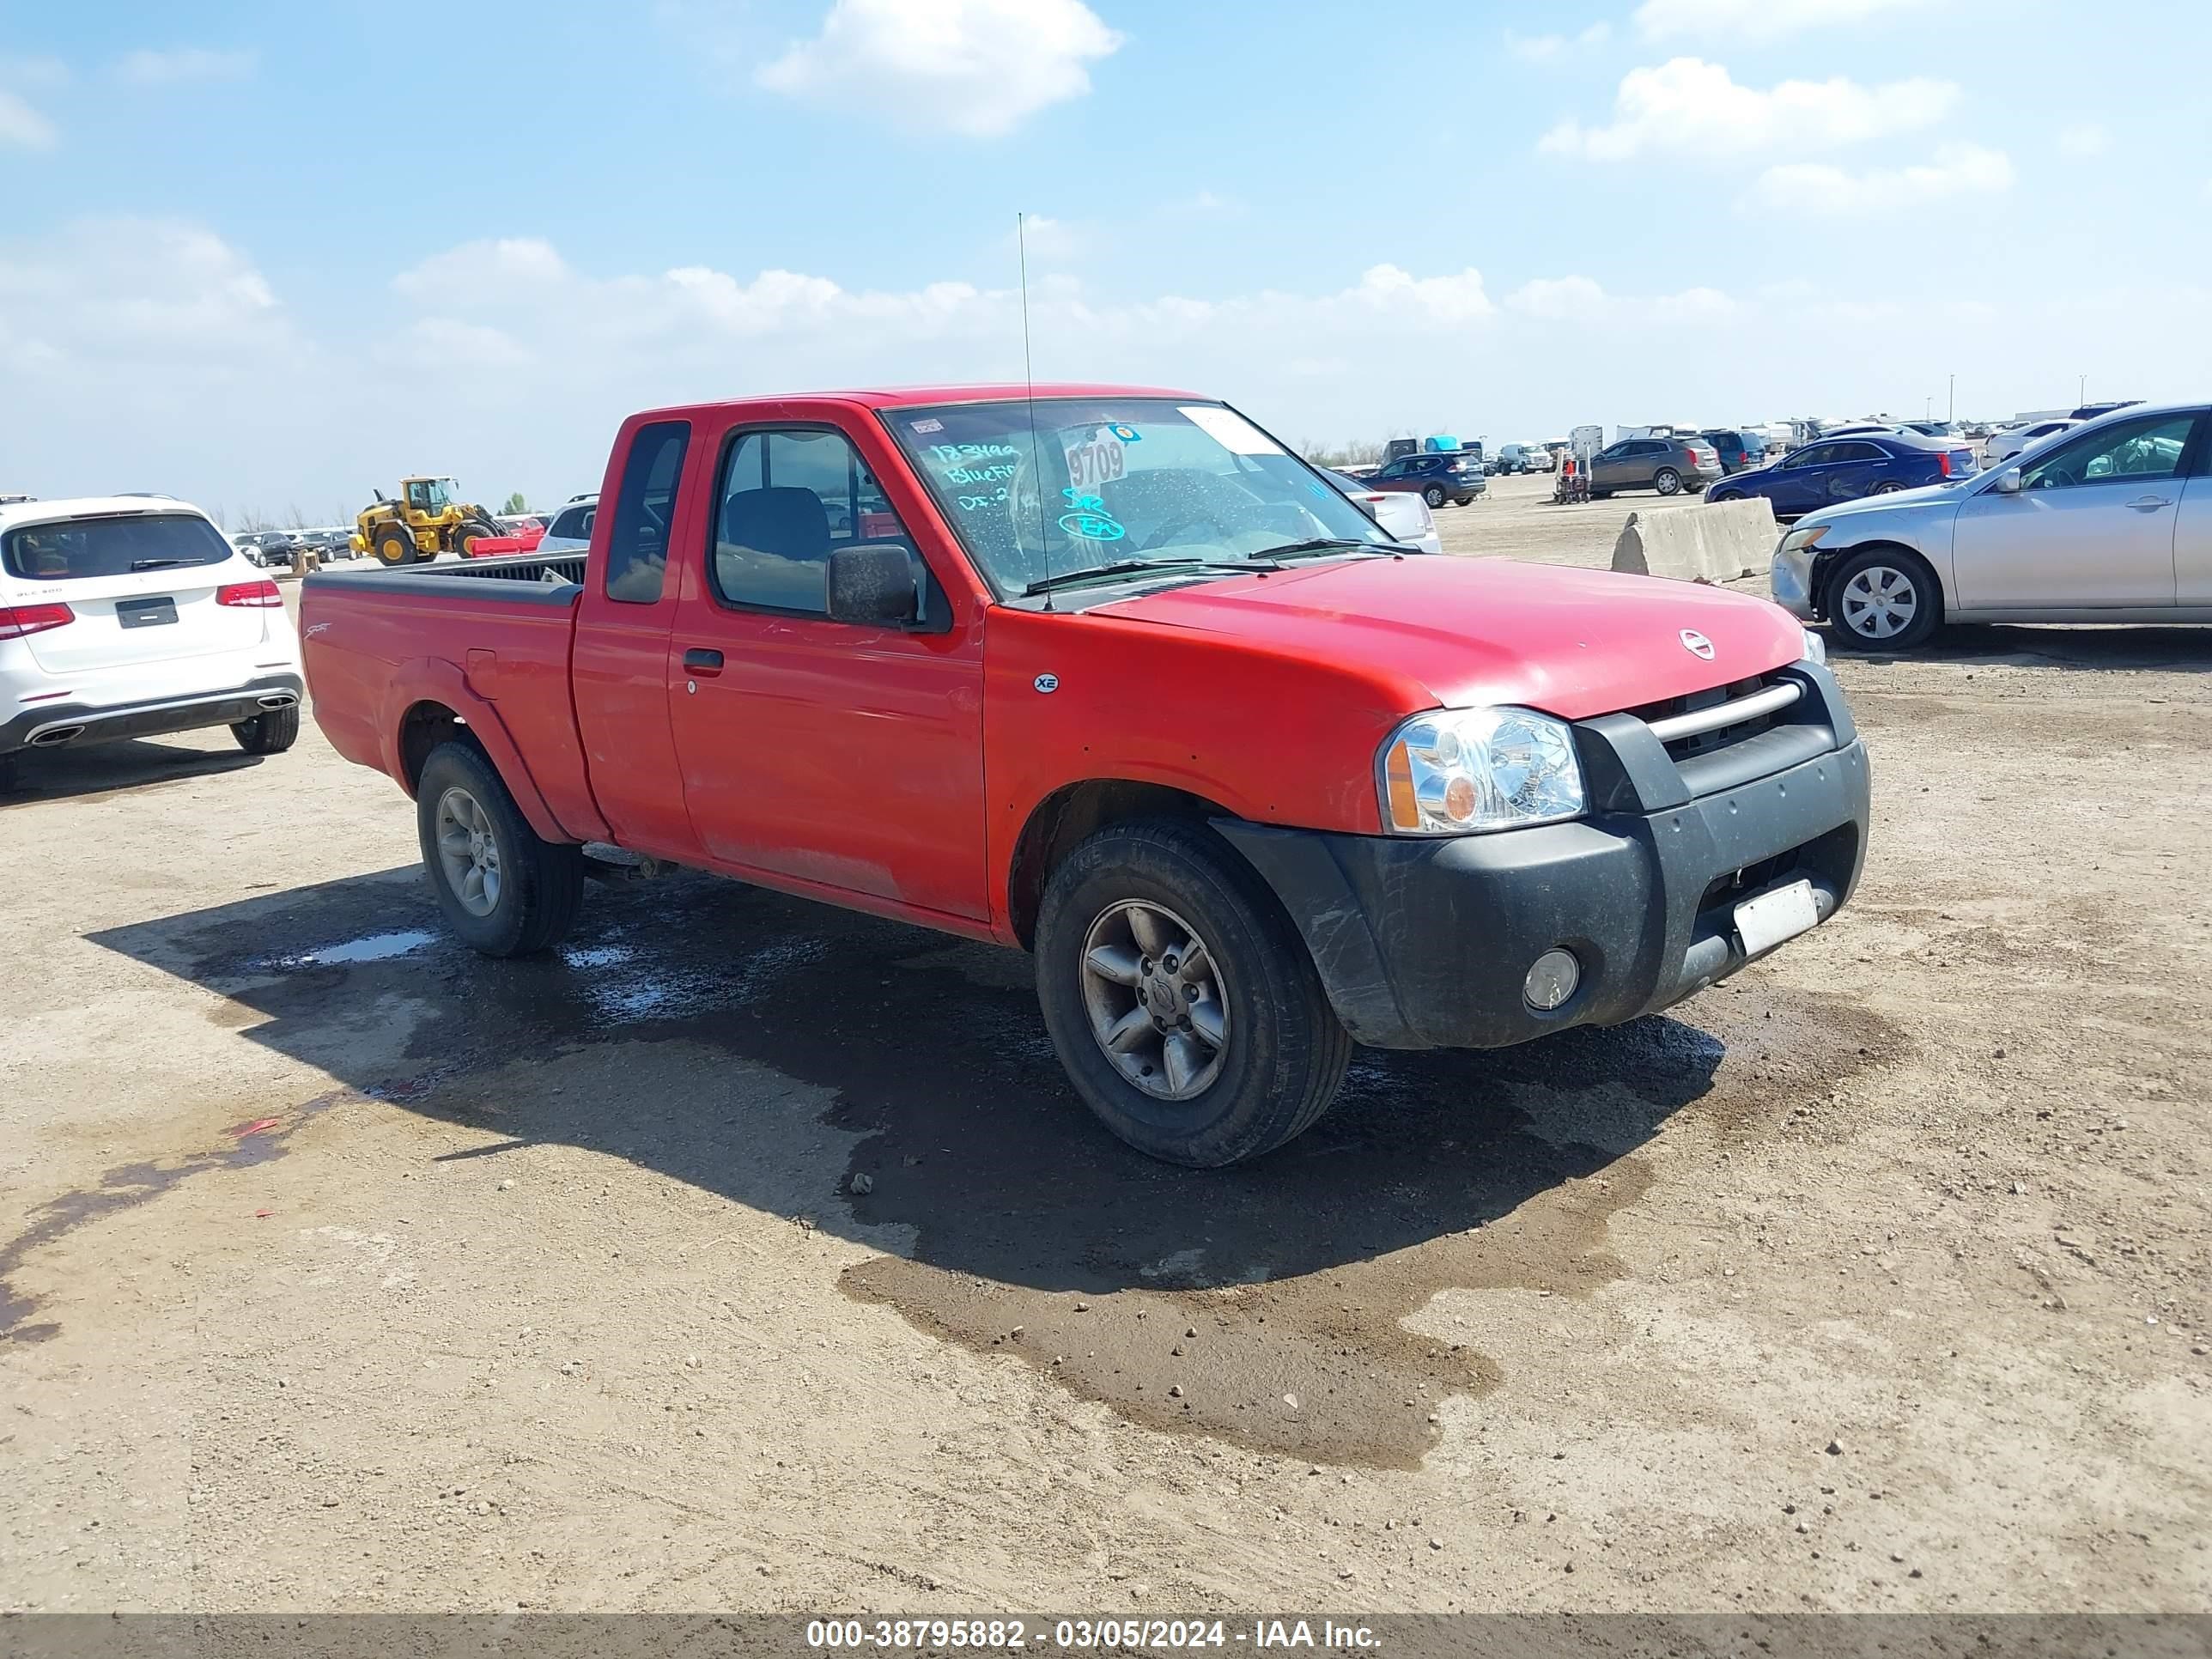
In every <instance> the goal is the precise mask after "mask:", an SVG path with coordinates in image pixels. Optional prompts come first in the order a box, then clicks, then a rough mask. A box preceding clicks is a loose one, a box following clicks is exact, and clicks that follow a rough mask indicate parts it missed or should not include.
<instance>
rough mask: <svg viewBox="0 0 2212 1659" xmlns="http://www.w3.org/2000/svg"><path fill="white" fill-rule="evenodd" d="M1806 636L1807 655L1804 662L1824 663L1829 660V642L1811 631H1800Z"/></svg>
mask: <svg viewBox="0 0 2212 1659" xmlns="http://www.w3.org/2000/svg"><path fill="white" fill-rule="evenodd" d="M1799 631H1800V632H1801V633H1802V634H1803V635H1805V655H1804V657H1803V658H1802V660H1803V661H1806V662H1820V663H1824V662H1826V661H1827V660H1828V642H1827V641H1826V640H1824V639H1822V638H1821V637H1820V635H1818V634H1815V633H1814V631H1813V630H1812V629H1809V628H1807V629H1800V630H1799Z"/></svg>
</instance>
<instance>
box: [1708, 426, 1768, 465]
mask: <svg viewBox="0 0 2212 1659" xmlns="http://www.w3.org/2000/svg"><path fill="white" fill-rule="evenodd" d="M1700 436H1702V437H1703V438H1704V439H1705V441H1706V442H1707V443H1709V444H1711V446H1712V447H1713V453H1715V454H1716V455H1717V456H1719V457H1720V458H1721V471H1723V472H1741V471H1744V470H1745V469H1746V468H1747V467H1753V466H1757V465H1759V464H1760V463H1761V462H1762V461H1764V460H1765V459H1766V441H1765V439H1764V438H1762V437H1760V436H1759V435H1758V434H1757V433H1755V432H1739V431H1737V430H1735V428H1731V427H1716V428H1712V429H1711V431H1708V432H1705V433H1702V434H1700Z"/></svg>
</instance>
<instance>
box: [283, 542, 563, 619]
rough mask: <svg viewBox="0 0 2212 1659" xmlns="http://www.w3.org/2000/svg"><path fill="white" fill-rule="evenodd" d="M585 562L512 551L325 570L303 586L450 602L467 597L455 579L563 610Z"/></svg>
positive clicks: (487, 595) (488, 594)
mask: <svg viewBox="0 0 2212 1659" xmlns="http://www.w3.org/2000/svg"><path fill="white" fill-rule="evenodd" d="M584 558H585V556H584V554H583V553H581V552H575V553H515V554H510V555H506V556H501V557H499V558H493V559H460V560H457V561H455V562H453V563H451V564H445V563H440V564H426V565H406V566H402V567H400V568H398V569H392V570H384V569H378V570H361V571H356V570H348V571H325V572H319V573H318V574H314V575H312V576H309V577H308V578H307V581H306V583H305V584H304V586H308V587H314V588H322V589H325V590H328V591H331V592H346V591H358V592H369V593H419V594H422V595H424V596H426V597H428V598H431V599H464V598H467V597H469V593H468V590H467V589H466V588H465V587H457V586H455V585H454V584H455V582H456V580H460V579H469V580H480V581H488V582H489V583H492V584H495V586H491V587H489V588H487V589H486V590H485V591H484V592H483V593H482V594H481V595H480V596H478V597H482V598H484V599H502V600H520V601H521V602H522V603H524V604H526V605H556V606H560V607H562V608H563V609H566V608H567V607H568V606H571V605H574V604H575V603H576V600H577V599H578V598H579V597H580V596H581V595H582V593H583V591H584Z"/></svg>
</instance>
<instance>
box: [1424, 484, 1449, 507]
mask: <svg viewBox="0 0 2212 1659" xmlns="http://www.w3.org/2000/svg"><path fill="white" fill-rule="evenodd" d="M1421 499H1422V500H1423V501H1426V502H1427V503H1428V504H1429V505H1430V506H1431V507H1442V506H1443V504H1444V492H1443V487H1442V486H1441V485H1437V484H1431V485H1430V486H1429V487H1428V488H1427V489H1424V490H1423V491H1422V492H1421Z"/></svg>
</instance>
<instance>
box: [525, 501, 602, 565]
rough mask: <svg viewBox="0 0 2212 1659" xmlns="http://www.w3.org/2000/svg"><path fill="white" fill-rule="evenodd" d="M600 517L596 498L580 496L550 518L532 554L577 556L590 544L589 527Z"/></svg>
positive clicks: (590, 529)
mask: <svg viewBox="0 0 2212 1659" xmlns="http://www.w3.org/2000/svg"><path fill="white" fill-rule="evenodd" d="M598 520H599V497H598V496H597V495H579V496H576V497H575V498H574V499H573V500H572V501H569V503H568V506H566V507H562V509H561V510H560V511H559V512H558V513H555V514H554V515H553V520H552V522H551V523H550V524H549V525H547V526H545V533H544V535H542V536H540V537H539V538H538V545H537V546H536V547H534V548H532V550H531V551H532V552H534V553H580V552H582V551H583V550H585V549H586V548H587V547H589V546H590V545H591V544H592V525H593V524H595V523H596V522H598Z"/></svg>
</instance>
